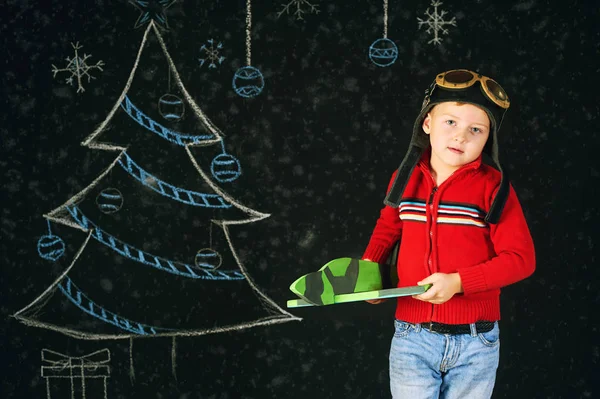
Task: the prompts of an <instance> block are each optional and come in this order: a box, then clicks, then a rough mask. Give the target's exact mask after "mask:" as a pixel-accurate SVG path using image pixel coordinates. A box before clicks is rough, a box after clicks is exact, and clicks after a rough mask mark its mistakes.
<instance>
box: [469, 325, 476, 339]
mask: <svg viewBox="0 0 600 399" xmlns="http://www.w3.org/2000/svg"><path fill="white" fill-rule="evenodd" d="M469 327H471V337H476V336H477V326H476V325H475V323H471V324H469Z"/></svg>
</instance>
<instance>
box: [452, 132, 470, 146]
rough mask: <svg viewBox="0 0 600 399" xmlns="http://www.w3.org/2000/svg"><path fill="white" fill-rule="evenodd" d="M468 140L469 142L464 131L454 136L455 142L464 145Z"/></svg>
mask: <svg viewBox="0 0 600 399" xmlns="http://www.w3.org/2000/svg"><path fill="white" fill-rule="evenodd" d="M466 140H467V135H466V133H465V132H463V131H462V130H461V131H458V132H456V134H455V135H454V141H457V142H459V143H464V142H465V141H466Z"/></svg>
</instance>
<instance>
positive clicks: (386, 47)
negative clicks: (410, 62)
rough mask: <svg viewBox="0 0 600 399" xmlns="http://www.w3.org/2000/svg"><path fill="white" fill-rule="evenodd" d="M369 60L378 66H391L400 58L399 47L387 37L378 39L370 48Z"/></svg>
mask: <svg viewBox="0 0 600 399" xmlns="http://www.w3.org/2000/svg"><path fill="white" fill-rule="evenodd" d="M369 58H370V59H371V61H372V62H373V64H375V65H377V66H380V67H386V66H390V65H392V64H393V63H394V62H396V59H397V58H398V47H397V46H396V43H394V42H393V41H391V40H390V39H388V38H386V37H384V38H382V39H377V40H375V41H374V42H373V44H371V47H369Z"/></svg>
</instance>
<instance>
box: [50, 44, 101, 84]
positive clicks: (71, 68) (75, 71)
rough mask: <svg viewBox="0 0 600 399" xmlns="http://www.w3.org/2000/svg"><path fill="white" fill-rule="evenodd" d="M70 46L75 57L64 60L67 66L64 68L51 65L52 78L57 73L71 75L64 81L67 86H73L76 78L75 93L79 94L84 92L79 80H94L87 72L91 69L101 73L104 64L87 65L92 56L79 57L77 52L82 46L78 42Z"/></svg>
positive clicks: (99, 62)
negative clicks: (73, 50)
mask: <svg viewBox="0 0 600 399" xmlns="http://www.w3.org/2000/svg"><path fill="white" fill-rule="evenodd" d="M71 46H72V47H73V49H75V56H74V57H73V58H69V57H67V58H66V60H67V62H68V64H67V66H66V67H65V68H57V67H56V66H54V64H52V72H54V77H56V74H57V73H59V72H69V73H71V76H69V77H68V78H67V79H66V80H65V81H66V83H68V84H69V85H71V86H73V83H74V81H75V79H74V78H75V77H76V78H77V93H79V92H83V91H85V89H84V88H83V85H82V84H81V78H85V77H87V80H88V82H90V81H91V80H92V79H96V78H95V77H93V76H92V75H90V74H89V73H88V71H89V70H91V69H99V70H101V71H102V67H103V66H104V62H102V61H98V62H97V63H96V65H88V64H87V62H86V61H87V59H88V58H90V57H91V56H92V55H91V54H90V55H87V54H83V58H82V57H80V56H79V54H78V52H77V50H79V49H81V48H82V47H83V46H80V45H79V42H77V43H75V44H73V43H71Z"/></svg>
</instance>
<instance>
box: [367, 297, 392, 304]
mask: <svg viewBox="0 0 600 399" xmlns="http://www.w3.org/2000/svg"><path fill="white" fill-rule="evenodd" d="M386 300H387V299H386V298H381V299H365V302H369V303H370V304H371V305H377V304H380V303H383V302H385V301H386Z"/></svg>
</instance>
